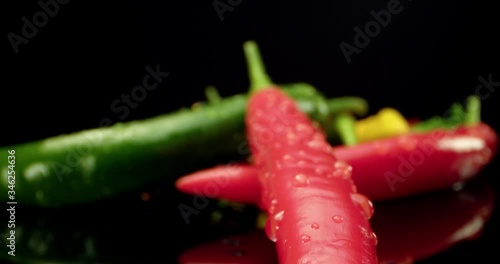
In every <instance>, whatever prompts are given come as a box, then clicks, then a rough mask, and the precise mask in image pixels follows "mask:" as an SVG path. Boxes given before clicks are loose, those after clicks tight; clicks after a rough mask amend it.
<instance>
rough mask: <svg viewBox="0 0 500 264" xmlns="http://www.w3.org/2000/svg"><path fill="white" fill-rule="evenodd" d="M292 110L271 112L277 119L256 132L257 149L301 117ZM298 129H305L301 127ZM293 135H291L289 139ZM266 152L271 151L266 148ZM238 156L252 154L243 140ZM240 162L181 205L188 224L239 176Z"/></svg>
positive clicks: (231, 164)
mask: <svg viewBox="0 0 500 264" xmlns="http://www.w3.org/2000/svg"><path fill="white" fill-rule="evenodd" d="M291 109H292V107H291V105H290V104H282V105H280V106H275V107H274V108H273V109H272V110H271V111H273V112H275V114H276V115H275V118H274V120H273V122H272V124H271V125H270V128H262V129H260V130H259V131H256V132H257V133H256V134H255V140H256V142H254V144H255V147H257V148H259V146H266V145H270V144H273V142H275V138H276V134H277V133H278V132H283V131H284V129H285V127H286V125H288V124H293V123H294V122H295V120H296V119H297V118H298V117H299V114H300V112H299V111H290V110H291ZM298 129H304V128H303V127H300V126H299V128H298ZM292 136H293V135H290V137H289V139H290V140H292V139H293V138H291V137H292ZM264 149H265V150H266V151H269V149H267V148H264ZM237 151H238V154H239V155H241V156H242V157H245V156H248V155H250V154H251V151H250V146H249V143H248V141H246V140H245V139H242V140H241V141H240V142H239V144H238V145H237ZM260 155H265V152H261V153H260ZM238 164H239V163H238V162H236V161H234V160H233V161H230V162H228V163H227V164H226V165H224V166H225V173H224V175H220V176H224V178H221V179H218V177H216V178H215V179H214V180H213V181H212V182H207V183H206V185H205V186H203V190H197V191H196V194H195V195H194V196H193V199H192V201H191V204H189V205H188V204H185V203H180V204H179V206H178V208H179V211H180V213H181V215H182V218H183V219H184V222H185V223H186V224H189V223H191V219H190V218H191V217H193V216H196V215H199V214H200V213H201V210H203V209H206V208H207V207H208V205H209V204H210V200H209V198H216V197H217V196H218V195H219V193H220V191H221V188H225V187H227V186H228V185H229V184H230V182H231V179H232V178H233V176H234V175H237V174H238V167H237V166H238Z"/></svg>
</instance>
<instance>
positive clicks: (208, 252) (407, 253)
mask: <svg viewBox="0 0 500 264" xmlns="http://www.w3.org/2000/svg"><path fill="white" fill-rule="evenodd" d="M495 198H496V194H495V193H494V190H493V189H492V187H491V185H489V184H485V183H482V182H481V183H479V184H477V185H476V184H474V185H468V186H466V187H465V188H464V189H462V190H460V191H450V190H449V191H443V192H439V193H435V194H432V195H428V196H421V197H412V198H411V199H400V200H395V201H388V202H383V203H376V204H375V206H376V208H377V213H376V214H375V215H374V217H373V218H372V219H371V220H370V222H371V224H372V227H373V229H374V230H375V232H376V233H377V237H378V245H377V255H378V260H379V263H380V264H408V263H413V262H415V261H421V260H425V259H428V258H430V257H432V256H434V255H437V254H440V253H443V252H444V251H446V250H448V249H450V248H452V247H454V246H456V245H457V244H459V243H463V242H465V241H471V240H474V239H476V238H478V237H480V236H481V234H482V232H483V228H484V227H485V225H487V224H488V223H489V222H488V221H489V220H490V218H491V213H492V211H493V209H494V207H495ZM270 248H271V249H272V248H274V245H273V243H272V242H270V241H269V240H268V239H267V237H266V235H265V234H264V232H262V231H261V230H258V229H256V230H252V231H251V232H248V233H243V234H236V235H232V236H228V237H223V238H221V239H218V240H216V241H210V242H208V243H202V244H198V245H196V246H194V247H192V248H190V249H187V250H186V251H184V252H183V253H182V254H181V255H180V256H179V263H180V264H195V263H196V264H229V263H231V264H246V263H270V264H276V263H278V261H277V260H276V253H275V252H274V251H270V250H269V249H270ZM485 250H487V249H485ZM235 252H238V253H239V254H234V253H235ZM476 258H477V259H479V258H480V257H479V256H476ZM423 263H425V261H424V262H423Z"/></svg>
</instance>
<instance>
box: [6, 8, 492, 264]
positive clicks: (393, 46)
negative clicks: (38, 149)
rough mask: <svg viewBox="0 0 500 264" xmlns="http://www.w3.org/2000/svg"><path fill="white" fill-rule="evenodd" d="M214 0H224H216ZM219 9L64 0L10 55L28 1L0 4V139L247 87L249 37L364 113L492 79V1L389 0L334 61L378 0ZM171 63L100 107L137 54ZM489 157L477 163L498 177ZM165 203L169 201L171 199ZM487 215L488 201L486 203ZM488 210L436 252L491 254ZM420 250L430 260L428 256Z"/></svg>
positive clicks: (281, 71) (424, 111)
mask: <svg viewBox="0 0 500 264" xmlns="http://www.w3.org/2000/svg"><path fill="white" fill-rule="evenodd" d="M220 2H222V3H227V2H226V1H225V0H220ZM233 2H234V3H238V2H241V3H238V5H236V6H234V9H233V10H232V11H227V12H225V13H224V14H223V18H224V19H223V21H221V19H220V17H219V15H218V14H217V12H216V9H215V8H214V6H213V2H212V1H150V0H148V1H130V0H129V1H77V0H72V1H69V3H67V4H65V5H60V9H59V11H58V13H57V14H56V15H55V16H54V17H53V18H50V19H49V20H48V23H47V24H46V25H45V26H44V27H43V28H40V29H39V32H38V34H37V35H36V36H35V37H33V38H31V39H29V42H28V43H27V44H21V45H20V46H19V52H18V53H17V54H16V53H15V52H14V49H13V47H12V46H11V44H10V43H9V40H8V38H7V37H6V36H7V34H8V33H9V32H13V33H16V34H21V27H22V24H23V22H22V21H21V18H22V17H23V16H26V17H28V19H29V20H32V19H31V18H32V16H33V14H34V13H35V12H37V11H40V10H41V8H40V6H39V5H38V4H37V1H15V3H14V1H9V3H4V4H3V6H2V8H1V17H2V20H3V22H2V34H3V36H4V37H3V40H2V46H1V47H2V50H1V54H2V55H1V56H2V57H1V60H0V61H1V63H2V64H3V67H2V75H1V76H2V77H1V80H2V89H1V95H0V96H1V98H2V100H1V103H0V113H1V117H2V125H1V128H2V132H1V133H0V135H1V137H0V145H11V144H16V143H21V142H27V141H31V140H36V139H42V138H45V137H49V136H53V135H57V134H62V133H69V132H73V131H78V130H81V129H85V128H91V127H97V126H99V122H100V121H101V120H102V119H103V118H110V119H111V120H113V121H131V120H135V119H143V118H148V117H152V116H155V115H158V114H161V113H165V112H170V111H174V110H176V109H178V108H179V107H182V106H188V105H191V104H192V103H193V102H195V101H198V100H203V99H204V89H205V87H206V86H208V85H215V86H217V88H218V89H219V92H220V94H221V95H222V96H228V95H232V94H236V93H244V92H246V90H247V88H248V78H247V73H246V64H245V61H244V57H243V52H242V48H241V45H242V43H243V42H244V41H246V40H250V39H252V40H256V41H257V42H258V43H259V46H260V48H261V52H262V54H263V57H264V60H265V63H266V65H267V71H268V73H269V74H270V75H271V77H272V78H273V80H274V81H275V82H277V83H287V82H308V83H311V84H313V85H314V86H315V87H317V88H318V89H320V90H321V91H322V92H323V93H324V94H325V95H327V96H329V97H334V96H342V95H356V96H361V97H364V98H366V99H368V100H369V103H370V109H371V111H372V112H375V111H376V110H378V109H380V108H381V107H383V106H391V107H395V108H397V109H399V110H400V111H401V112H402V113H403V114H404V115H406V116H408V117H422V118H426V117H429V116H431V115H434V114H442V113H444V111H445V110H446V109H447V107H448V106H449V105H450V104H451V103H452V102H455V101H463V99H464V98H465V97H466V96H468V95H470V94H474V93H475V89H476V87H477V85H479V84H480V82H479V80H478V77H479V76H483V77H485V78H487V76H488V75H489V74H492V77H493V80H495V81H500V70H499V69H500V68H499V66H498V65H499V59H500V49H499V48H498V47H500V45H499V44H500V42H499V40H498V36H497V35H498V15H497V14H498V11H499V9H498V8H496V7H495V6H493V2H488V1H473V2H471V1H458V2H457V1H449V0H447V1H439V2H436V1H424V0H413V1H410V0H402V1H401V5H402V6H403V11H402V12H401V13H399V14H397V15H393V16H392V19H391V22H390V23H389V25H388V26H387V27H385V28H382V30H381V32H380V34H378V35H377V36H375V37H373V38H372V39H371V42H370V44H369V45H368V46H367V47H366V48H363V49H362V51H361V53H359V54H353V55H352V57H351V58H352V62H351V63H347V62H346V60H345V58H344V56H343V55H342V52H341V50H340V48H339V44H340V43H341V42H342V41H345V42H347V43H349V44H351V45H352V44H353V38H354V34H355V32H354V30H353V28H354V27H355V26H359V27H361V28H364V26H365V24H366V23H367V22H369V21H372V20H373V17H372V16H371V15H370V11H371V10H375V11H378V10H381V9H386V8H387V3H388V2H389V1H387V0H384V1H381V0H377V1H359V0H356V1H300V2H299V1H297V2H295V1H294V2H291V1H250V0H242V1H233ZM157 64H159V65H160V68H161V69H162V70H163V71H168V72H170V76H169V77H167V78H165V80H164V82H162V83H161V85H160V86H158V87H157V88H156V89H154V90H152V91H149V92H148V94H147V98H146V99H145V100H143V101H141V102H139V103H138V106H137V107H136V108H135V109H131V111H130V114H129V115H127V116H126V117H125V118H124V119H123V120H121V119H120V116H119V114H117V113H116V112H113V111H112V109H111V107H110V106H111V102H113V101H114V100H116V99H119V98H120V96H121V94H130V92H131V90H132V88H133V87H134V86H135V85H138V84H141V81H142V78H143V77H144V75H145V74H146V72H145V67H146V66H147V65H151V66H155V65H157ZM499 97H500V95H499V94H498V92H496V91H493V92H492V93H491V94H490V96H489V97H488V98H487V99H485V100H483V101H482V110H483V114H482V118H483V120H484V121H485V122H486V123H488V124H490V125H492V126H493V127H494V128H495V129H496V130H497V131H500V123H499V121H498V118H497V117H496V113H497V111H498V107H497V106H498V102H499ZM497 161H498V159H496V161H494V162H493V163H492V164H491V165H490V166H489V167H488V169H487V170H486V171H485V172H484V174H485V176H486V177H488V178H490V180H491V181H492V183H493V184H494V185H495V186H496V188H497V189H498V186H499V184H498V180H497V179H496V174H497V172H498V171H499V168H498V164H497V163H498V162H497ZM171 213H172V214H175V213H177V212H171ZM497 215H498V213H497ZM497 219H498V217H497V216H495V218H494V219H493V221H492V222H490V224H489V225H488V226H487V229H486V232H485V235H484V236H483V237H481V238H480V239H479V240H478V241H476V242H474V243H469V244H467V245H461V246H459V247H457V248H454V249H452V250H450V251H447V252H445V253H443V254H441V255H439V256H438V257H436V262H435V263H439V262H440V261H444V260H450V261H452V260H462V259H464V258H465V257H466V256H472V255H475V256H476V257H477V256H482V257H485V258H486V257H487V256H489V257H492V258H494V257H495V255H494V252H491V251H488V250H486V249H485V247H486V246H488V247H489V244H490V243H493V242H495V240H494V239H495V238H496V237H497V236H498V235H499V233H498V231H497V227H496V223H493V222H494V221H495V220H497ZM425 263H434V262H433V260H432V259H431V260H429V261H427V262H425Z"/></svg>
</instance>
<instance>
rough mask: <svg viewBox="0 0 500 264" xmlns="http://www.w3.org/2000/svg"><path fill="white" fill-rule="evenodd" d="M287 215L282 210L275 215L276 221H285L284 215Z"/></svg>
mask: <svg viewBox="0 0 500 264" xmlns="http://www.w3.org/2000/svg"><path fill="white" fill-rule="evenodd" d="M284 214H285V211H283V210H281V211H279V212H277V213H276V214H275V215H274V220H276V221H281V220H283V215H284Z"/></svg>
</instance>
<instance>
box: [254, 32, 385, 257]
mask: <svg viewBox="0 0 500 264" xmlns="http://www.w3.org/2000/svg"><path fill="white" fill-rule="evenodd" d="M244 50H245V54H246V56H247V60H248V64H249V72H250V76H251V83H252V87H251V92H252V94H251V95H250V98H249V101H248V104H247V113H246V118H245V124H246V128H247V138H248V142H249V146H250V150H251V153H252V157H253V162H254V165H255V167H256V168H257V174H258V179H259V182H260V183H261V186H262V190H263V191H262V196H261V197H262V204H263V206H264V208H266V211H267V213H268V215H269V218H268V221H267V228H266V230H267V234H268V236H269V238H270V239H271V240H273V241H276V248H277V252H278V258H279V262H280V263H282V264H292V263H293V264H296V263H302V264H306V263H366V264H368V263H377V256H376V250H375V245H376V241H375V235H374V234H373V232H372V230H371V227H370V223H369V221H368V219H369V218H370V217H371V215H372V214H373V206H372V205H371V202H370V201H369V200H368V199H367V198H366V197H365V196H363V195H361V194H359V193H357V192H356V190H355V187H354V185H353V182H352V180H351V173H350V167H349V166H348V165H347V164H345V163H344V162H339V161H337V159H336V158H335V156H334V155H333V152H332V148H331V146H330V145H329V144H328V142H327V140H326V138H325V135H324V134H323V132H322V131H321V130H320V129H319V128H317V127H315V126H314V125H313V123H312V121H311V120H310V119H309V118H308V117H307V116H306V115H305V114H304V113H302V112H301V111H300V109H299V108H298V107H297V105H296V103H295V102H294V101H293V100H292V99H291V98H289V97H288V96H287V95H286V94H285V93H283V92H282V91H281V90H279V89H278V87H276V86H274V85H273V84H272V83H271V81H270V80H269V79H268V77H267V76H266V74H265V71H264V66H263V65H262V62H261V60H260V57H259V54H258V48H257V45H256V44H255V43H254V42H247V43H245V45H244Z"/></svg>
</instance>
